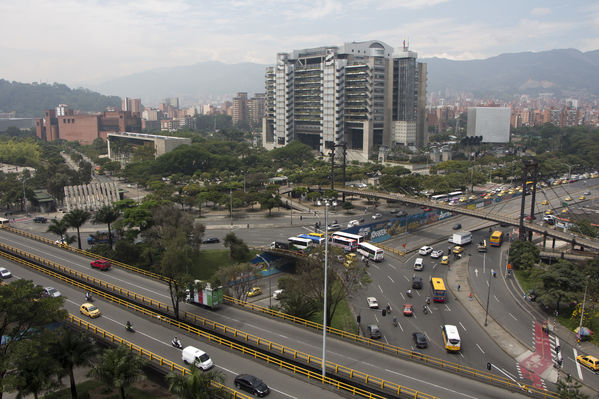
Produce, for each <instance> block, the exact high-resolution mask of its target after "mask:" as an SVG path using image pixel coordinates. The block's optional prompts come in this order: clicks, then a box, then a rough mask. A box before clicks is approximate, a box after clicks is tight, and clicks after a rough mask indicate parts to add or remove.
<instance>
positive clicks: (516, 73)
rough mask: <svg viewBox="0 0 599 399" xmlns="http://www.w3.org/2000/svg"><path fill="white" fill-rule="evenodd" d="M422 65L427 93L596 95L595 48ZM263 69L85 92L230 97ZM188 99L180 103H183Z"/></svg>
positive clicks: (192, 73)
mask: <svg viewBox="0 0 599 399" xmlns="http://www.w3.org/2000/svg"><path fill="white" fill-rule="evenodd" d="M419 61H420V62H425V63H427V68H428V81H427V92H428V93H429V94H430V93H440V94H441V95H442V96H444V95H446V94H449V93H464V92H466V93H472V94H473V95H474V96H476V97H498V98H504V99H511V98H512V96H514V95H517V94H529V95H536V94H539V93H552V94H554V95H556V96H583V97H586V96H597V95H599V50H595V51H589V52H581V51H579V50H576V49H558V50H550V51H541V52H522V53H509V54H501V55H498V56H496V57H491V58H487V59H482V60H469V61H453V60H449V59H444V58H422V59H419ZM266 67H267V65H261V64H255V63H241V64H223V63H221V62H216V61H209V62H201V63H197V64H194V65H188V66H179V67H173V68H161V69H154V70H150V71H145V72H139V73H136V74H132V75H128V76H123V77H120V78H117V79H113V80H109V81H105V82H103V83H101V84H98V85H95V86H92V87H90V88H92V89H95V90H98V91H100V92H102V93H105V94H113V95H118V96H122V97H123V96H128V97H140V98H142V101H143V102H144V104H146V103H148V104H152V103H158V102H159V101H160V100H161V99H162V98H165V97H175V96H176V97H181V98H182V100H183V103H193V102H194V101H192V100H193V99H194V98H196V99H200V98H204V99H206V98H210V97H213V98H218V97H221V98H222V97H229V98H231V97H232V96H233V95H234V94H235V93H236V92H240V91H245V92H248V93H249V94H250V95H252V94H253V93H256V92H264V72H265V68H266ZM186 99H187V100H190V101H185V100H186Z"/></svg>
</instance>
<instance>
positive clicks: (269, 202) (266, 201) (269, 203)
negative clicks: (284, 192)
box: [260, 193, 283, 216]
mask: <svg viewBox="0 0 599 399" xmlns="http://www.w3.org/2000/svg"><path fill="white" fill-rule="evenodd" d="M282 204H283V203H282V202H281V198H280V197H279V196H278V195H276V194H272V193H267V194H266V195H264V196H263V197H262V198H261V199H260V208H261V209H268V216H271V215H272V208H275V207H280V206H281V205H282Z"/></svg>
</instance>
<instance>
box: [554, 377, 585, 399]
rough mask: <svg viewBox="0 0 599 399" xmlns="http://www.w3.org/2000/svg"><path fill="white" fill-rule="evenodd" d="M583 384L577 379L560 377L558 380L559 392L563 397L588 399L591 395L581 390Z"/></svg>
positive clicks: (566, 398)
mask: <svg viewBox="0 0 599 399" xmlns="http://www.w3.org/2000/svg"><path fill="white" fill-rule="evenodd" d="M581 387H582V385H580V383H579V382H578V381H576V380H572V379H571V378H570V379H569V380H564V379H559V380H558V381H557V394H558V395H559V397H560V398H561V399H587V398H588V397H589V396H588V395H586V394H584V393H582V392H580V388H581Z"/></svg>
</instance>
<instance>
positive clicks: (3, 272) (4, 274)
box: [0, 267, 12, 279]
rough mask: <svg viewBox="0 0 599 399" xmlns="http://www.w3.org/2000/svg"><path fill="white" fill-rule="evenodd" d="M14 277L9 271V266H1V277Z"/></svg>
mask: <svg viewBox="0 0 599 399" xmlns="http://www.w3.org/2000/svg"><path fill="white" fill-rule="evenodd" d="M11 277H12V273H11V272H10V271H8V269H7V268H5V267H0V278H3V279H5V278H11Z"/></svg>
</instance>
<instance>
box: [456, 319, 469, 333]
mask: <svg viewBox="0 0 599 399" xmlns="http://www.w3.org/2000/svg"><path fill="white" fill-rule="evenodd" d="M458 323H460V326H462V328H463V329H464V331H468V330H466V327H464V325H463V324H462V322H461V321H458Z"/></svg>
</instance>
